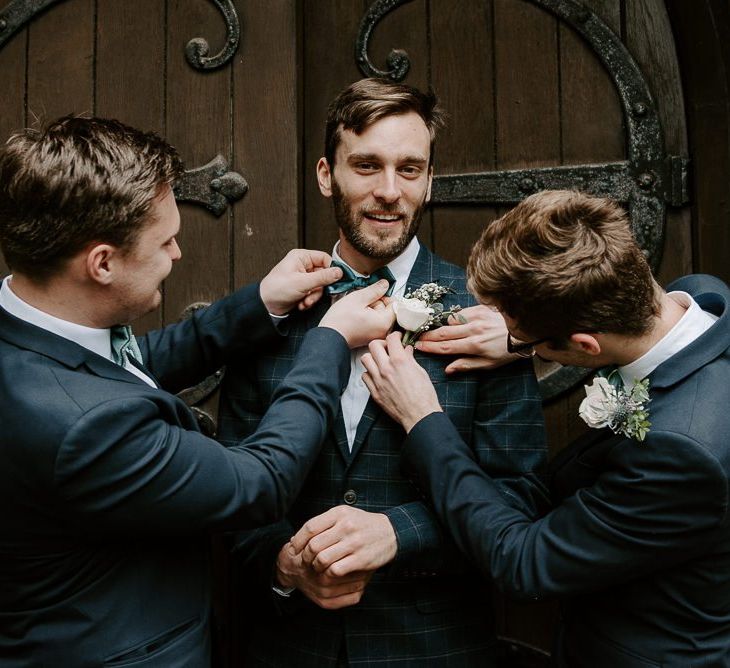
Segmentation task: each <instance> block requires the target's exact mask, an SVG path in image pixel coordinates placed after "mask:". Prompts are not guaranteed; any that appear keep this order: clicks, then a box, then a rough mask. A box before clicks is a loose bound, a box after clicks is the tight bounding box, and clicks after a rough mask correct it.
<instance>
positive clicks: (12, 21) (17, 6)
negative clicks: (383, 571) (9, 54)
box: [0, 0, 63, 49]
mask: <svg viewBox="0 0 730 668" xmlns="http://www.w3.org/2000/svg"><path fill="white" fill-rule="evenodd" d="M59 2H63V0H12V1H11V2H9V3H8V4H7V5H5V7H3V9H0V49H1V48H2V47H3V46H4V45H5V42H7V41H8V40H9V39H10V38H11V37H12V36H13V35H14V34H15V33H16V32H18V30H20V29H21V28H22V27H23V26H24V25H25V24H26V23H28V22H29V21H31V20H32V19H33V18H34V17H35V16H36V14H39V13H40V12H42V11H43V10H45V9H47V8H48V7H50V6H51V5H57V4H58V3H59Z"/></svg>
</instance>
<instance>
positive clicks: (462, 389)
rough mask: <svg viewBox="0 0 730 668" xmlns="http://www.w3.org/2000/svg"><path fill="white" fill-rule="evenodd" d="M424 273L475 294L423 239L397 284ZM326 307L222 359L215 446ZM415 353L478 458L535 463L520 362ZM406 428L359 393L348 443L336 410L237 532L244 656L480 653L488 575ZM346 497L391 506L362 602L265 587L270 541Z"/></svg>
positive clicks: (468, 659)
mask: <svg viewBox="0 0 730 668" xmlns="http://www.w3.org/2000/svg"><path fill="white" fill-rule="evenodd" d="M428 282H437V283H439V284H440V285H447V286H451V287H452V288H453V289H454V290H455V293H456V294H453V295H448V296H447V297H446V298H444V305H445V306H448V304H456V303H459V304H461V305H462V306H468V305H471V304H473V303H474V302H473V298H472V297H470V295H469V294H468V293H467V291H466V286H465V278H464V273H463V271H462V270H461V269H460V268H458V267H456V266H454V265H452V264H449V263H447V262H445V261H444V260H442V259H440V258H439V257H437V256H436V255H434V254H433V253H431V252H430V251H428V250H427V249H425V248H421V249H420V252H419V255H418V257H417V260H416V262H415V264H414V267H413V269H412V271H411V274H410V276H409V279H408V283H407V289H413V288H416V287H419V286H420V285H421V284H423V283H428ZM327 307H328V304H322V305H319V306H318V308H316V309H315V310H313V311H310V312H307V313H304V314H302V315H301V317H299V315H298V316H296V317H295V316H293V317H292V322H291V323H290V326H291V330H290V332H289V335H288V337H287V338H286V340H285V341H283V342H281V343H280V344H277V345H276V346H274V347H271V348H270V349H269V350H268V352H267V353H266V354H264V355H262V356H261V357H260V358H259V359H258V360H257V361H256V363H255V364H245V363H244V364H239V365H235V366H229V367H228V370H227V373H226V379H225V385H224V388H223V392H222V396H221V400H222V404H221V411H220V417H219V437H220V438H221V439H222V441H223V443H224V444H228V445H230V444H232V443H234V442H236V440H237V439H239V438H241V437H243V436H244V435H245V434H249V433H251V432H252V431H253V430H254V429H255V428H256V425H257V424H258V421H259V419H260V417H261V415H262V414H263V412H264V411H265V410H266V407H267V406H268V405H269V403H270V401H271V396H272V394H273V393H274V392H275V391H276V388H277V387H278V385H279V383H280V382H281V380H282V378H283V377H284V375H285V374H286V373H287V371H288V369H289V367H290V365H291V362H292V359H293V357H294V355H295V354H296V352H297V350H298V348H299V345H300V343H301V340H302V336H303V335H304V334H305V333H306V332H307V331H308V330H309V329H310V328H311V327H313V326H314V325H316V323H317V322H318V320H319V319H320V318H321V316H322V314H323V313H324V311H325V310H326V308H327ZM416 354H417V357H418V360H419V363H420V364H421V365H422V366H424V367H425V368H426V370H427V371H428V373H429V375H430V377H431V379H432V381H433V383H434V385H435V387H436V391H437V393H438V396H439V400H440V402H441V404H442V406H443V407H444V410H445V411H446V413H447V414H448V415H449V417H450V418H451V420H452V421H453V423H454V424H455V425H456V427H457V429H458V430H459V433H460V434H461V436H462V438H463V439H464V440H465V441H466V442H467V443H469V444H470V447H471V448H472V450H473V452H474V453H475V456H476V457H477V458H478V460H479V462H480V465H481V466H483V467H484V468H485V470H488V471H489V472H490V473H491V474H492V475H494V476H495V477H497V478H500V477H504V478H506V479H509V478H511V477H514V476H518V475H520V474H521V473H525V472H528V471H531V470H533V469H534V468H535V467H537V466H538V465H540V464H542V462H543V460H544V458H545V453H546V451H545V438H544V428H543V418H542V413H541V402H540V397H539V395H538V388H537V383H536V380H535V376H534V372H533V370H532V365H531V362H530V361H529V360H528V361H525V363H516V364H513V365H509V366H507V367H505V368H503V369H498V370H495V371H493V372H489V373H481V374H475V373H470V374H459V375H457V376H453V377H451V376H449V377H447V376H446V374H445V372H444V368H445V366H446V365H447V364H448V363H449V361H451V360H450V359H447V358H444V357H439V356H427V355H422V354H420V353H416ZM403 391H404V392H407V391H408V388H403ZM404 439H405V433H404V432H403V430H402V429H401V427H400V426H398V425H396V424H395V423H394V422H393V421H392V420H390V418H388V417H387V416H386V415H385V414H384V413H383V412H382V411H381V410H380V409H379V408H378V407H377V406H376V405H375V403H374V402H373V401H372V400H369V402H368V404H367V406H366V408H365V412H364V414H363V416H362V419H361V420H360V423H359V425H358V427H357V432H356V437H355V441H354V444H353V447H352V452H350V449H349V447H348V443H347V437H346V433H345V426H344V422H343V419H342V414H341V412H340V414H339V415H338V417H337V418H336V419H335V424H334V428H333V430H332V431H331V432H330V433H329V435H328V436H327V438H326V439H325V442H324V445H323V448H322V451H321V453H320V456H319V458H318V460H317V461H316V463H315V465H314V467H313V469H312V471H311V473H310V475H309V477H308V479H307V481H306V483H305V486H304V488H303V490H302V492H301V494H300V495H299V497H298V498H297V500H296V502H295V503H294V505H293V507H292V509H291V511H290V512H289V514H288V516H287V521H285V522H283V523H280V524H277V525H272V526H270V527H267V528H264V529H261V530H256V531H252V532H250V533H248V534H245V535H241V536H239V537H237V540H236V547H235V560H236V561H235V569H236V571H237V577H238V578H239V579H240V587H241V588H242V590H245V591H246V592H247V597H246V599H245V600H241V599H239V600H240V603H239V605H241V606H246V607H247V609H248V611H249V613H250V619H248V620H247V621H246V622H245V624H246V625H247V626H248V627H249V633H250V638H249V642H248V650H247V651H248V654H247V656H248V662H249V663H247V665H254V666H255V665H273V666H312V667H314V666H316V667H317V668H324V667H326V666H334V665H336V661H337V659H338V657H343V656H345V655H346V656H347V660H348V662H349V664H350V665H365V664H367V665H388V664H391V663H392V664H395V663H397V664H398V665H399V666H400V665H413V666H419V667H422V666H445V665H458V666H471V665H474V666H476V665H479V666H485V665H490V662H491V659H492V658H493V653H494V650H493V647H494V642H495V640H494V629H493V619H492V612H491V610H492V602H491V593H490V591H489V586H488V584H487V583H486V581H485V580H484V579H483V578H480V577H479V576H478V575H477V572H476V570H475V569H474V568H472V566H471V565H469V564H468V563H467V561H466V560H465V559H464V558H463V557H462V556H461V555H460V554H459V553H458V551H457V550H456V548H455V546H454V544H453V543H452V542H451V540H450V539H449V538H448V537H447V535H446V533H445V532H444V530H443V528H442V526H441V525H440V524H439V522H438V520H437V519H436V517H435V515H434V513H433V511H432V509H431V508H430V507H429V505H428V504H427V503H426V502H425V501H424V499H423V498H422V496H421V495H420V494H419V493H418V492H417V491H416V489H415V488H414V487H413V485H412V484H411V482H410V481H409V480H407V479H406V478H405V477H403V475H402V474H401V471H400V465H399V460H400V449H401V445H402V442H403V440H404ZM343 503H344V504H351V505H353V506H355V507H357V508H361V509H363V510H365V511H369V512H378V513H384V514H385V515H387V516H388V518H389V519H390V521H391V522H392V524H393V527H394V529H395V533H396V536H397V541H398V553H397V557H396V559H395V561H394V562H392V563H391V564H389V565H387V566H386V567H384V568H383V569H381V570H380V571H379V572H377V573H375V574H374V576H373V578H372V580H371V581H370V583H369V584H368V586H367V588H366V591H365V594H364V596H363V598H362V600H361V601H360V603H359V604H357V605H355V606H352V607H349V608H345V609H342V610H338V611H327V610H324V609H321V608H319V607H317V606H316V605H315V604H313V603H312V602H310V601H309V600H308V599H306V598H305V597H304V596H303V595H302V594H300V593H299V592H294V593H293V594H292V595H291V597H290V598H288V599H287V598H283V597H281V596H280V595H278V594H276V593H274V592H272V590H271V583H272V572H273V568H274V564H275V560H276V555H277V554H278V552H279V550H280V548H281V547H282V546H283V545H284V544H285V543H286V542H287V541H288V540H289V538H290V537H291V536H292V535H293V534H294V533H295V531H296V530H297V529H298V528H299V527H300V526H301V525H302V524H303V523H304V522H305V521H306V520H308V519H309V518H311V517H313V516H315V515H319V514H320V513H323V512H325V511H326V510H329V509H330V508H332V507H334V506H336V505H339V504H343ZM254 589H257V590H258V592H259V598H258V601H254V599H253V597H252V596H251V592H252V591H253V590H254Z"/></svg>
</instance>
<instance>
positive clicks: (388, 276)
mask: <svg viewBox="0 0 730 668" xmlns="http://www.w3.org/2000/svg"><path fill="white" fill-rule="evenodd" d="M330 266H331V267H339V268H340V269H342V278H341V279H340V280H339V281H335V282H334V283H332V285H328V286H327V287H326V288H325V290H326V292H327V294H328V295H343V294H346V293H348V292H352V290H359V289H360V288H366V287H367V286H368V285H372V284H373V283H377V282H378V281H379V280H380V279H382V278H384V279H385V280H386V281H388V283H389V285H390V287H389V288H388V292H386V293H385V294H386V295H388V296H390V294H391V293H392V292H393V288H394V287H395V276H393V274H392V273H391V272H390V269H388V267H381V268H380V269H376V270H375V271H374V272H373V273H372V274H370V276H356V275H355V272H354V271H352V269H350V267H348V266H347V265H346V264H345V263H344V262H338V261H337V260H332V264H331V265H330Z"/></svg>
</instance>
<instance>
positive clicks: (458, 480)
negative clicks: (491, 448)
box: [403, 276, 730, 668]
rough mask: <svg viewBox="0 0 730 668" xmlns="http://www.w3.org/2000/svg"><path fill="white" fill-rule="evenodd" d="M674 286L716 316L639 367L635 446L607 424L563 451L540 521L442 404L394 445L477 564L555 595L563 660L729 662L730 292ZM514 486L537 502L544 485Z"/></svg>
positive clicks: (532, 593) (506, 583) (522, 588)
mask: <svg viewBox="0 0 730 668" xmlns="http://www.w3.org/2000/svg"><path fill="white" fill-rule="evenodd" d="M670 288H671V289H675V290H684V291H687V292H689V293H690V294H692V296H693V297H694V298H695V300H696V301H697V302H699V304H700V306H701V307H702V308H703V309H705V310H708V311H711V312H713V313H715V314H716V315H719V316H720V319H719V320H718V321H717V322H716V323H715V324H714V325H713V326H712V327H711V328H710V329H709V330H707V331H706V332H705V333H704V334H703V335H702V336H700V337H699V338H698V339H697V340H696V341H694V342H693V343H692V344H690V345H689V346H687V347H686V348H685V349H684V350H682V351H680V352H679V353H677V354H676V355H674V356H673V357H672V358H670V359H669V360H667V361H665V362H664V363H663V364H661V365H660V366H659V367H657V369H656V370H655V371H654V372H653V373H651V374H650V375H649V380H650V396H651V403H650V404H649V413H650V415H649V419H650V421H651V430H650V432H649V434H648V435H647V437H646V440H645V442H643V443H639V442H637V441H635V440H630V439H627V438H624V437H621V436H614V435H612V434H610V432H609V431H608V430H603V432H594V433H595V434H597V435H598V437H597V438H594V439H592V441H587V442H584V443H582V444H580V445H579V446H578V447H577V448H576V449H574V450H572V451H570V452H568V453H567V454H566V455H564V456H562V457H561V458H560V459H561V462H560V463H559V466H558V467H557V470H556V472H555V477H554V484H553V491H554V493H555V495H556V497H557V498H556V504H555V507H554V508H553V509H552V510H551V511H550V512H548V513H547V514H545V515H544V516H543V517H542V518H541V519H540V520H538V521H536V522H533V521H531V519H530V517H529V516H528V515H527V514H525V513H524V512H522V511H521V510H520V509H519V507H516V506H515V503H513V502H512V499H511V498H509V497H505V496H503V495H502V494H500V491H499V489H498V488H497V487H496V485H494V484H493V482H492V481H491V480H490V479H489V477H487V476H486V475H485V474H484V471H483V470H482V469H481V468H480V467H479V466H478V465H477V463H476V461H475V460H474V457H473V455H472V453H471V452H470V450H469V448H468V447H466V446H465V445H464V444H463V443H462V442H461V439H460V436H459V434H458V432H457V431H455V430H454V428H453V427H452V426H451V425H450V424H449V422H448V420H447V419H445V418H444V417H442V416H441V415H440V414H433V415H431V416H429V417H427V418H425V419H424V420H422V421H421V422H420V423H419V424H418V425H417V426H416V427H415V428H414V429H413V430H412V432H411V434H410V435H409V438H408V441H407V443H406V445H405V447H404V450H403V456H404V462H405V464H406V466H407V467H408V469H409V471H410V473H411V475H413V476H414V479H415V480H417V482H418V484H419V486H421V487H422V489H424V490H427V491H428V493H429V496H431V497H432V498H433V501H434V504H435V507H436V511H437V513H438V514H439V516H440V517H441V518H442V519H443V520H444V522H446V523H447V524H448V526H449V529H450V531H451V532H452V533H453V535H454V537H455V538H456V541H457V543H458V544H459V546H460V547H461V548H462V549H463V550H464V551H465V552H466V553H467V554H469V555H471V556H472V558H473V559H474V560H475V561H477V562H478V563H480V565H481V568H482V570H483V572H484V573H486V574H488V575H490V576H492V577H494V578H495V580H496V581H497V582H498V583H499V584H500V585H501V586H503V587H504V588H505V589H506V590H508V591H510V592H512V593H514V594H516V595H518V596H522V597H528V598H537V597H542V596H551V595H557V596H560V597H562V598H563V600H564V615H565V620H564V628H563V636H564V639H563V643H562V645H561V646H560V648H559V650H560V651H559V653H560V652H562V653H563V654H562V657H561V660H562V662H563V664H564V665H571V666H573V665H574V666H587V667H590V668H616V667H618V666H620V667H621V668H640V667H641V668H648V667H651V666H676V667H677V668H679V667H681V668H688V667H695V666H703V667H704V666H730V518H729V517H728V502H729V501H730V496H729V493H728V482H729V477H728V473H729V471H730V410H728V407H730V352H729V350H728V349H729V347H730V314H728V302H729V300H730V291H729V290H728V288H727V286H726V285H724V284H723V283H722V282H721V281H719V280H717V279H715V278H713V277H709V276H692V277H687V278H685V279H680V280H679V281H676V282H675V283H674V284H673V285H671V286H670ZM523 485H524V486H523V488H522V490H521V493H520V500H521V503H522V504H525V503H529V504H534V498H533V496H532V495H534V494H535V493H537V497H538V498H539V497H541V496H542V490H540V489H538V487H537V486H535V485H531V484H530V481H529V480H528V479H526V480H524V481H523ZM515 489H517V488H515Z"/></svg>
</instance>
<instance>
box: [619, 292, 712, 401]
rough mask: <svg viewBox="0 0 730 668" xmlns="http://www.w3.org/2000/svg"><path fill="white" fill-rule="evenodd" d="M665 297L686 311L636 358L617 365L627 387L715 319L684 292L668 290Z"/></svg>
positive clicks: (708, 327)
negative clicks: (629, 362) (622, 364)
mask: <svg viewBox="0 0 730 668" xmlns="http://www.w3.org/2000/svg"><path fill="white" fill-rule="evenodd" d="M667 296H668V297H669V298H670V299H673V300H674V301H675V302H677V304H679V305H680V306H681V307H682V308H684V309H686V311H685V313H684V315H683V316H682V317H681V318H680V319H679V322H677V324H676V325H674V327H672V329H670V330H669V331H668V332H667V333H666V334H665V335H664V336H663V337H662V338H661V339H660V340H659V341H657V342H656V343H655V344H654V346H653V347H652V348H650V349H649V350H648V351H647V352H645V353H644V354H643V355H642V356H641V357H639V359H637V360H634V361H633V362H631V364H626V365H624V366H620V367H619V368H618V372H619V373H620V374H621V379H622V380H623V381H624V385H625V386H626V387H631V386H632V385H633V384H634V381H636V380H643V379H644V378H646V377H647V376H648V375H649V374H650V373H651V372H652V371H654V369H656V368H657V367H658V366H659V365H660V364H661V363H662V362H666V361H667V360H668V359H669V358H670V357H672V356H673V355H676V354H677V353H678V352H679V351H680V350H682V349H683V348H686V347H687V346H688V345H689V344H690V343H692V341H694V340H695V339H697V338H699V336H700V335H702V334H704V333H705V332H706V331H707V330H708V329H710V327H712V325H714V324H715V321H716V320H717V316H716V315H714V314H712V313H708V312H707V311H703V310H702V309H701V308H700V305H699V304H698V303H697V302H696V301H695V300H694V299H692V297H691V296H690V295H688V294H687V293H686V292H679V291H678V292H670V293H668V295H667Z"/></svg>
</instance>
